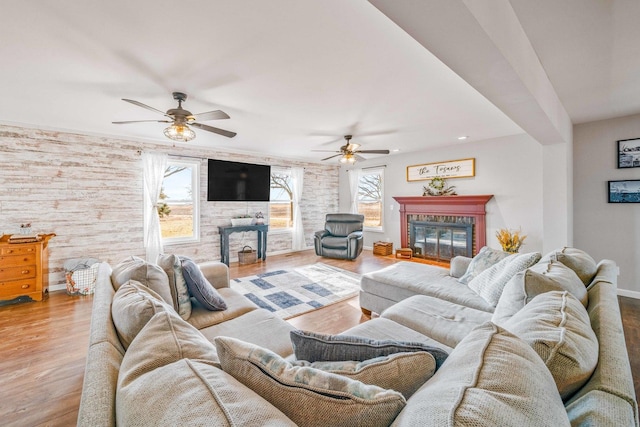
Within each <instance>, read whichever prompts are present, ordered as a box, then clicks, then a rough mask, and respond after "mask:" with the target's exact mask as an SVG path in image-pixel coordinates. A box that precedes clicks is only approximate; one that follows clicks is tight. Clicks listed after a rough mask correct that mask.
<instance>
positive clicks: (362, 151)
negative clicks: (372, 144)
mask: <svg viewBox="0 0 640 427" xmlns="http://www.w3.org/2000/svg"><path fill="white" fill-rule="evenodd" d="M356 153H365V154H389V153H390V151H389V150H358V151H356Z"/></svg>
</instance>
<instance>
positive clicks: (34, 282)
mask: <svg viewBox="0 0 640 427" xmlns="http://www.w3.org/2000/svg"><path fill="white" fill-rule="evenodd" d="M18 236H20V235H18ZM54 236H55V234H54V233H51V234H39V235H37V236H35V239H36V240H35V241H28V242H21V243H20V242H12V241H10V239H11V237H13V236H3V237H2V239H0V301H11V300H15V299H17V298H21V297H29V298H31V299H32V300H35V301H42V300H43V299H44V298H46V297H47V296H48V295H49V274H48V273H49V261H48V253H47V245H48V242H49V239H51V238H52V237H54ZM23 237H24V236H23Z"/></svg>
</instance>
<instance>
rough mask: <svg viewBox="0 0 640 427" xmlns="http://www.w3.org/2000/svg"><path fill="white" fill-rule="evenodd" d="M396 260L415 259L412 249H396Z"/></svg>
mask: <svg viewBox="0 0 640 427" xmlns="http://www.w3.org/2000/svg"><path fill="white" fill-rule="evenodd" d="M396 258H400V259H411V258H413V251H412V250H411V248H399V249H396Z"/></svg>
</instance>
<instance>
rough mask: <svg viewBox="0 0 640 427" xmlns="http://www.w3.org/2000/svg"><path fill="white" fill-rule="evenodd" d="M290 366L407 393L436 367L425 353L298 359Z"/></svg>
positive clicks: (431, 373)
mask: <svg viewBox="0 0 640 427" xmlns="http://www.w3.org/2000/svg"><path fill="white" fill-rule="evenodd" d="M291 364H292V365H293V366H306V367H310V368H313V369H319V370H321V371H325V372H331V373H333V374H338V375H342V376H345V377H349V378H351V379H353V380H356V381H360V382H363V383H365V384H371V385H376V386H378V387H380V388H385V389H391V390H395V391H398V392H400V393H402V395H403V396H404V397H405V399H408V398H410V397H411V395H412V394H413V393H415V392H416V390H418V389H419V388H420V386H422V384H424V383H425V382H426V381H427V380H428V379H429V378H431V377H432V376H433V374H434V373H435V371H436V361H435V359H434V358H433V356H432V355H431V354H429V353H426V352H423V351H419V352H416V353H395V354H392V355H390V356H383V357H376V358H375V359H369V360H365V361H364V362H356V361H344V362H313V363H311V362H308V361H306V360H298V361H295V362H291Z"/></svg>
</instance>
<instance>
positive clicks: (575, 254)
mask: <svg viewBox="0 0 640 427" xmlns="http://www.w3.org/2000/svg"><path fill="white" fill-rule="evenodd" d="M549 260H553V261H558V262H561V263H563V264H564V265H566V266H567V267H569V268H570V269H572V270H573V271H575V272H576V274H577V275H578V277H579V278H580V280H582V283H584V285H585V286H588V285H589V283H591V281H592V280H593V278H594V276H595V275H596V272H597V271H598V264H597V263H596V261H595V260H594V259H593V258H592V257H591V255H589V254H588V253H586V252H585V251H583V250H580V249H576V248H570V247H564V248H562V249H556V250H555V251H551V252H550V253H548V254H547V255H545V256H544V258H542V261H549Z"/></svg>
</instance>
